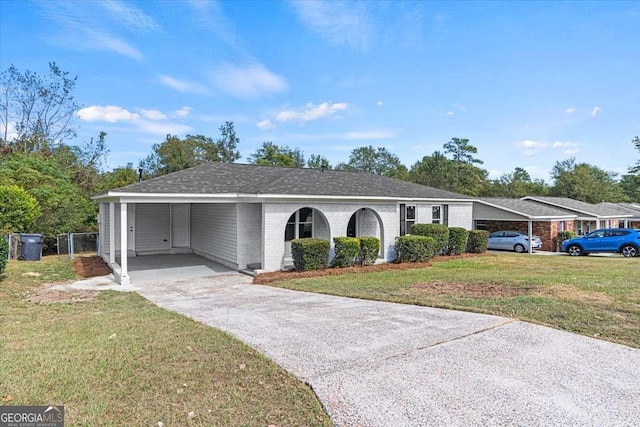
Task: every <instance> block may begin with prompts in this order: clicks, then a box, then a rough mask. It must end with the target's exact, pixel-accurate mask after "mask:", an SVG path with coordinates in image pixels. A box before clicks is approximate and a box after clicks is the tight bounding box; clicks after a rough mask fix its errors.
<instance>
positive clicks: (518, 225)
mask: <svg viewBox="0 0 640 427" xmlns="http://www.w3.org/2000/svg"><path fill="white" fill-rule="evenodd" d="M485 223H486V225H487V231H489V233H493V232H494V231H501V230H513V231H519V232H521V233H525V234H526V233H528V232H529V225H528V223H527V222H526V221H485ZM566 224H567V226H566V229H565V231H575V221H566ZM532 231H533V234H534V235H535V236H540V240H542V250H543V251H554V252H555V251H557V250H558V221H533V223H532Z"/></svg>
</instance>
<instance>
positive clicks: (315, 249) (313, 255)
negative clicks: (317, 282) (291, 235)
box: [291, 239, 329, 271]
mask: <svg viewBox="0 0 640 427" xmlns="http://www.w3.org/2000/svg"><path fill="white" fill-rule="evenodd" d="M291 255H292V256H293V265H294V267H295V268H296V270H301V271H309V270H322V269H324V268H327V264H328V263H329V241H328V240H324V239H294V240H292V241H291Z"/></svg>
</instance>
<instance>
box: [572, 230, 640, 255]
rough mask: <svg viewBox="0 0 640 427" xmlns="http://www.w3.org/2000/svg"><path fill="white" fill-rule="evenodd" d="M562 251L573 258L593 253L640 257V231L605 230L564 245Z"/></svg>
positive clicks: (577, 238) (593, 232)
mask: <svg viewBox="0 0 640 427" xmlns="http://www.w3.org/2000/svg"><path fill="white" fill-rule="evenodd" d="M562 251H563V252H566V253H568V254H569V255H571V256H579V255H589V254H590V253H591V252H615V253H620V254H622V255H623V256H625V257H627V258H631V257H636V256H640V230H635V229H633V228H603V229H600V230H596V231H592V232H591V233H589V234H585V235H584V236H582V237H576V238H575V239H569V240H566V241H564V242H563V243H562Z"/></svg>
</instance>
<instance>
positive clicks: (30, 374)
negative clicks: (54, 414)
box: [0, 257, 330, 426]
mask: <svg viewBox="0 0 640 427" xmlns="http://www.w3.org/2000/svg"><path fill="white" fill-rule="evenodd" d="M74 278H75V274H74V272H73V269H72V265H71V262H70V261H69V260H57V259H56V258H55V257H45V258H44V259H43V260H42V261H41V262H10V263H9V264H8V268H7V271H6V272H5V274H4V275H2V276H0V331H2V333H1V335H0V404H4V405H47V404H63V405H64V406H65V413H66V414H65V415H66V416H65V418H66V421H67V425H69V426H72V425H113V426H120V425H153V426H156V425H158V422H162V423H164V425H165V426H176V425H179V426H182V425H185V426H211V425H221V426H222V425H224V426H229V425H234V426H236V425H237V426H243V425H251V426H254V425H258V426H259V425H263V426H268V425H274V426H283V425H300V426H302V425H304V426H307V425H330V420H329V418H328V416H327V415H326V414H325V412H324V411H323V409H322V407H321V405H320V403H319V402H318V400H317V399H316V397H315V395H314V394H313V392H312V391H311V390H310V388H309V387H308V386H307V385H305V384H304V383H302V382H301V381H299V380H298V379H296V378H295V377H293V376H292V375H290V374H288V373H287V372H285V371H284V370H282V369H281V368H280V367H278V366H277V365H276V364H275V363H273V362H272V361H271V360H269V359H267V358H266V357H263V356H261V355H260V354H259V353H257V352H256V351H254V350H252V349H251V348H249V347H248V346H246V345H244V344H243V343H241V342H240V341H238V340H237V339H235V338H233V337H232V336H230V335H228V334H226V333H224V332H221V331H219V330H216V329H214V328H210V327H207V326H204V325H202V324H200V323H197V322H194V321H192V320H190V319H188V318H186V317H184V316H181V315H179V314H176V313H172V312H169V311H166V310H163V309H161V308H158V307H156V306H155V305H153V304H152V303H150V302H148V301H147V300H145V299H143V298H142V297H140V296H139V295H137V294H135V293H118V292H112V291H111V292H109V291H104V292H83V293H79V294H77V295H74V294H71V296H72V297H73V298H71V299H72V300H73V301H72V302H52V303H34V302H32V301H30V299H36V300H39V301H46V300H49V301H55V300H65V299H66V300H69V296H68V295H67V296H65V295H62V298H59V297H60V295H58V297H56V296H55V295H53V294H50V293H45V294H44V295H43V289H45V288H44V287H43V284H44V283H48V282H62V281H65V280H69V279H74ZM43 296H44V297H45V298H43Z"/></svg>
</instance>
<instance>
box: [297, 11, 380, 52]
mask: <svg viewBox="0 0 640 427" xmlns="http://www.w3.org/2000/svg"><path fill="white" fill-rule="evenodd" d="M290 4H291V5H292V6H293V8H294V10H295V11H296V14H297V15H298V19H299V20H300V21H302V23H303V24H305V25H306V26H307V27H308V28H309V29H310V30H311V31H313V32H314V33H316V34H318V35H319V36H320V37H322V38H324V39H325V40H327V41H329V42H330V43H332V44H334V45H347V46H350V47H354V48H358V49H366V48H367V46H368V44H369V39H370V38H371V35H372V33H373V26H372V24H371V20H370V18H369V16H368V15H369V14H368V13H367V10H366V4H365V3H361V2H358V3H346V2H328V1H292V2H291V3H290Z"/></svg>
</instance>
